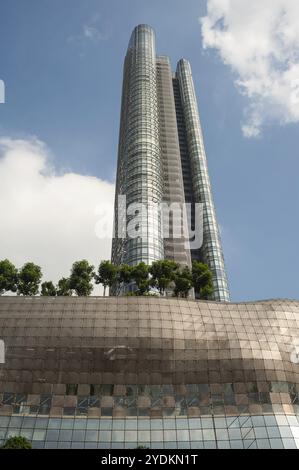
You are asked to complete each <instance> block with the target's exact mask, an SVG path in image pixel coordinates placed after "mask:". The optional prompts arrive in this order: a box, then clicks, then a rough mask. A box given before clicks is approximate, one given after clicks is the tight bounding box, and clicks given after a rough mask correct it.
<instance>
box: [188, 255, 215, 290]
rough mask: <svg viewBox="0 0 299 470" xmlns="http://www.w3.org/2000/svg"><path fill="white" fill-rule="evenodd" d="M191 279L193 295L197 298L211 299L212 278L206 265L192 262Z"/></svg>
mask: <svg viewBox="0 0 299 470" xmlns="http://www.w3.org/2000/svg"><path fill="white" fill-rule="evenodd" d="M192 279H193V286H194V290H195V293H196V294H197V295H198V296H199V298H200V299H208V298H211V296H212V294H213V291H214V290H213V276H212V273H211V271H210V268H209V267H208V265H206V264H204V263H200V262H199V261H195V260H194V261H193V262H192Z"/></svg>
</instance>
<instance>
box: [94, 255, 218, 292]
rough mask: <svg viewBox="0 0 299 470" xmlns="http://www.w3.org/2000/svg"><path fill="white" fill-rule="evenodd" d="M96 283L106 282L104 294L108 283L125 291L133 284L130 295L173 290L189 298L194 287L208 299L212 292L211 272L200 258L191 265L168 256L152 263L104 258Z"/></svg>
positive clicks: (103, 283)
mask: <svg viewBox="0 0 299 470" xmlns="http://www.w3.org/2000/svg"><path fill="white" fill-rule="evenodd" d="M96 283H100V284H102V285H103V286H104V295H105V291H106V288H107V287H110V288H114V287H115V286H118V288H120V289H122V290H123V291H126V288H127V287H128V285H130V284H133V285H134V291H133V292H130V294H129V295H147V294H148V293H149V292H150V291H152V289H154V291H157V293H159V294H160V295H161V296H164V295H165V292H166V291H171V292H172V293H173V295H174V296H175V297H184V298H186V297H188V295H189V292H190V290H191V289H192V288H194V290H195V292H196V294H197V295H198V296H199V297H200V298H201V299H207V298H209V297H210V296H211V295H212V293H213V283H212V273H211V271H210V269H209V267H208V266H207V265H206V264H204V263H200V262H198V261H193V263H192V269H189V268H188V267H187V266H185V267H182V266H180V265H179V264H178V263H175V262H174V261H171V260H167V259H166V260H159V261H155V262H153V263H152V264H151V265H150V266H148V265H146V264H145V263H139V264H137V265H136V266H128V265H127V264H123V265H120V266H116V265H114V264H112V263H110V261H103V262H102V263H101V264H100V266H99V270H98V275H97V276H96Z"/></svg>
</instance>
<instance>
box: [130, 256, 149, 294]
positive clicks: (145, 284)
mask: <svg viewBox="0 0 299 470" xmlns="http://www.w3.org/2000/svg"><path fill="white" fill-rule="evenodd" d="M148 275H149V267H148V266H147V265H146V264H145V263H143V262H141V263H139V264H137V265H136V266H133V269H132V278H133V279H134V281H135V283H136V286H137V289H138V292H137V293H138V295H144V294H146V293H147V292H148V291H149V288H150V282H149V277H148Z"/></svg>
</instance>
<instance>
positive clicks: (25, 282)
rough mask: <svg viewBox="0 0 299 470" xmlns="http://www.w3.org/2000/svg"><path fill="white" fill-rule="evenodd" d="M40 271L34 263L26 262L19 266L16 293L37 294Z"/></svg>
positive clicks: (40, 276)
mask: <svg viewBox="0 0 299 470" xmlns="http://www.w3.org/2000/svg"><path fill="white" fill-rule="evenodd" d="M41 278H42V271H41V268H40V267H39V266H37V265H36V264H34V263H26V264H24V266H23V267H22V268H21V270H20V272H19V275H18V283H17V292H18V295H30V296H33V295H36V294H38V290H39V285H40V281H41Z"/></svg>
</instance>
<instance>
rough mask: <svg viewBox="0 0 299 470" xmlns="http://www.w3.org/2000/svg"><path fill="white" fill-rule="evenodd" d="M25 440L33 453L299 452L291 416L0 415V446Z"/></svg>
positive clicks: (298, 428)
mask: <svg viewBox="0 0 299 470" xmlns="http://www.w3.org/2000/svg"><path fill="white" fill-rule="evenodd" d="M11 436H23V437H26V438H27V439H29V440H30V441H31V442H32V447H33V448H34V449H135V448H136V447H137V446H145V447H148V448H150V449H283V448H287V449H297V448H299V421H298V418H297V417H296V416H289V415H273V414H269V415H265V416H263V415H256V416H251V415H244V416H237V417H235V416H217V417H211V416H207V417H201V418H183V417H177V418H163V419H148V418H137V419H136V418H127V419H118V418H114V419H111V418H101V419H95V418H88V419H86V418H68V417H64V418H49V417H31V416H30V417H26V416H25V417H24V416H18V415H14V416H9V417H6V416H0V443H2V442H5V439H7V438H8V437H11Z"/></svg>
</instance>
